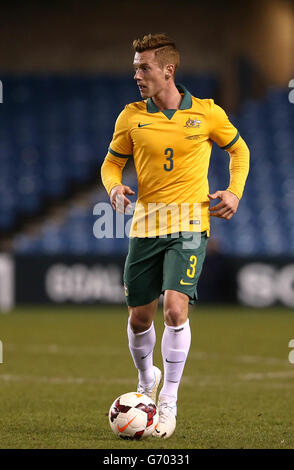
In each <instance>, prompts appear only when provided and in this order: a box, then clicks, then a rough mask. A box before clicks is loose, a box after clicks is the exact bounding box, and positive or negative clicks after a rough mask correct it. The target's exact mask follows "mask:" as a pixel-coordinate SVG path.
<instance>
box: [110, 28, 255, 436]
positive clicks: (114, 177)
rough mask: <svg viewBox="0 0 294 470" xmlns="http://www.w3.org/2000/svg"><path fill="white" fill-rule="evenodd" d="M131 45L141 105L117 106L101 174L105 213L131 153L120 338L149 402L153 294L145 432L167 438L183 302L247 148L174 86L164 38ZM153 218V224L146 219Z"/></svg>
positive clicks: (124, 194) (183, 348)
mask: <svg viewBox="0 0 294 470" xmlns="http://www.w3.org/2000/svg"><path fill="white" fill-rule="evenodd" d="M133 47H134V51H135V55H134V63H133V65H134V70H135V75H134V79H135V81H136V82H137V85H138V87H139V91H140V94H141V97H142V101H138V102H135V103H131V104H127V105H126V107H125V108H124V110H123V111H122V112H121V113H120V115H119V116H118V118H117V121H116V124H115V130H114V134H113V138H112V141H111V143H110V146H109V151H108V153H107V156H106V158H105V160H104V163H103V165H102V168H101V176H102V181H103V184H104V186H105V188H106V190H107V192H108V194H109V196H110V201H111V204H112V207H113V208H114V209H115V210H119V209H120V208H119V206H120V205H121V206H122V207H123V210H125V209H126V208H127V207H128V206H130V204H131V201H130V199H129V196H132V195H133V194H134V191H133V190H132V189H131V188H130V187H128V186H126V185H124V184H123V183H122V171H123V168H124V166H125V164H126V162H127V160H128V158H130V157H133V159H134V164H135V168H136V172H137V180H138V198H137V202H136V208H135V213H134V216H133V221H132V227H131V231H130V240H129V252H128V256H127V259H126V263H125V270H124V285H125V294H126V302H127V305H128V310H129V320H128V327H127V334H128V340H129V349H130V352H131V355H132V357H133V361H134V364H135V366H136V368H137V370H138V391H139V392H141V393H145V394H147V395H149V396H150V397H151V398H153V399H154V400H156V393H157V388H158V386H159V383H160V381H161V371H160V369H158V368H157V367H155V366H154V365H153V349H154V346H155V339H156V336H155V330H154V325H153V318H154V315H155V313H156V310H157V306H158V299H159V297H160V295H161V294H162V293H163V294H164V298H163V311H164V322H165V329H164V333H163V336H162V342H161V351H162V359H163V366H164V380H163V386H162V389H161V391H160V394H159V400H158V410H159V424H158V426H157V429H156V431H155V432H154V435H155V436H156V437H162V438H168V437H169V436H171V434H172V433H173V432H174V430H175V427H176V414H177V396H178V388H179V384H180V381H181V377H182V374H183V370H184V366H185V362H186V359H187V356H188V352H189V348H190V343H191V331H190V325H189V318H188V306H189V303H190V304H193V303H194V301H195V299H197V282H198V279H199V276H200V273H201V270H202V265H203V261H204V258H205V252H206V245H207V241H208V237H209V232H210V228H209V217H210V215H212V216H215V217H220V218H222V219H226V220H229V219H231V217H232V216H233V215H234V214H235V213H236V211H237V208H238V205H239V201H240V199H241V197H242V193H243V190H244V186H245V182H246V178H247V174H248V169H249V150H248V148H247V145H246V144H245V142H244V140H243V139H242V137H241V136H240V135H239V132H238V131H237V129H236V128H235V127H234V126H233V125H232V124H231V122H230V121H229V119H228V117H227V115H226V113H225V112H224V111H223V109H222V108H220V107H219V106H218V105H216V104H215V103H214V101H213V100H212V99H199V98H196V97H194V96H192V95H191V94H190V93H189V91H188V90H187V89H186V88H185V87H184V86H182V85H178V84H176V83H175V72H176V69H177V67H178V65H179V52H178V50H177V48H176V45H175V43H174V42H173V41H172V40H171V39H169V38H168V37H167V36H166V35H165V34H148V35H146V36H144V37H143V39H137V40H134V41H133ZM212 141H214V142H216V143H217V145H219V146H220V147H221V148H223V149H225V150H226V151H227V152H228V153H229V155H230V166H229V171H230V184H229V186H228V188H226V189H224V190H218V191H216V192H214V193H213V194H209V186H208V179H207V174H208V167H209V160H210V154H211V148H212ZM215 200H218V201H217V203H216V204H215V205H213V206H212V207H210V202H212V201H215ZM212 204H213V202H212ZM166 208H168V210H166V211H165V212H164V209H166ZM195 208H196V209H195ZM174 209H176V211H175V212H174ZM162 210H163V212H162ZM156 212H157V213H159V218H157V219H156V217H155V219H154V217H153V216H154V215H156ZM164 214H165V215H167V217H166V218H165V223H161V222H162V217H163V215H164ZM151 221H152V222H151Z"/></svg>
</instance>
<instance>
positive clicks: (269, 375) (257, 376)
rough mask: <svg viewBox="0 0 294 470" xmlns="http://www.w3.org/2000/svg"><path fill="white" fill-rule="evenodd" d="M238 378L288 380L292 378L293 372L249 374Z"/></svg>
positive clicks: (240, 375)
mask: <svg viewBox="0 0 294 470" xmlns="http://www.w3.org/2000/svg"><path fill="white" fill-rule="evenodd" d="M238 377H239V379H241V380H265V379H289V378H294V371H293V370H288V371H286V370H284V371H276V372H250V373H248V374H239V375H238Z"/></svg>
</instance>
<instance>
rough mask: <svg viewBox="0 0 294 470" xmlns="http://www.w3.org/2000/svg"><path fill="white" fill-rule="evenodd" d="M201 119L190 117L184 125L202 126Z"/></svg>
mask: <svg viewBox="0 0 294 470" xmlns="http://www.w3.org/2000/svg"><path fill="white" fill-rule="evenodd" d="M200 124H201V121H199V119H191V118H189V119H188V120H187V122H186V124H185V125H184V127H200Z"/></svg>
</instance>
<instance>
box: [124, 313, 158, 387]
mask: <svg viewBox="0 0 294 470" xmlns="http://www.w3.org/2000/svg"><path fill="white" fill-rule="evenodd" d="M127 331H128V338H129V349H130V351H131V355H132V358H133V361H134V364H135V366H136V368H137V369H138V375H139V384H140V385H142V386H143V387H147V386H150V385H152V384H153V382H154V370H153V349H154V346H155V341H156V335H155V329H154V325H153V322H152V325H151V326H150V328H149V329H148V330H146V331H143V332H142V333H134V332H133V330H132V328H131V325H130V320H129V321H128V330H127Z"/></svg>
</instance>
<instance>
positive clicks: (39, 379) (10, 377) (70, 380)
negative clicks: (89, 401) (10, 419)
mask: <svg viewBox="0 0 294 470" xmlns="http://www.w3.org/2000/svg"><path fill="white" fill-rule="evenodd" d="M0 380H2V381H3V382H31V383H32V382H33V383H49V384H75V385H83V384H101V383H111V384H121V385H124V384H132V385H133V384H136V383H137V382H136V380H133V379H123V378H117V379H115V378H111V379H110V378H105V377H100V378H97V379H95V378H91V377H89V378H86V377H46V376H37V375H14V374H0Z"/></svg>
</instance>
